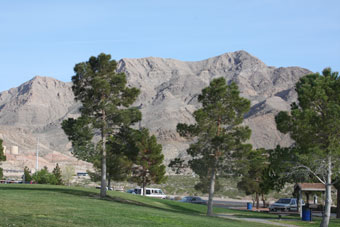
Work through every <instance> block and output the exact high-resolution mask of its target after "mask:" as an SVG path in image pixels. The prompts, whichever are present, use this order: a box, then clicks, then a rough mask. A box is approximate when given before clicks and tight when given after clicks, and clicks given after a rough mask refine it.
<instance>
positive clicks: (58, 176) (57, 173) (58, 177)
mask: <svg viewBox="0 0 340 227" xmlns="http://www.w3.org/2000/svg"><path fill="white" fill-rule="evenodd" d="M52 174H53V175H54V176H55V179H56V185H62V184H63V180H62V176H61V169H60V167H59V164H58V163H57V165H56V166H55V168H54V169H53V171H52Z"/></svg>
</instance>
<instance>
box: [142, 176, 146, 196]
mask: <svg viewBox="0 0 340 227" xmlns="http://www.w3.org/2000/svg"><path fill="white" fill-rule="evenodd" d="M145 181H146V180H145V177H144V179H143V185H142V187H143V196H145V195H146V190H145V189H146V182H145Z"/></svg>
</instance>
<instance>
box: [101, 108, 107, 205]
mask: <svg viewBox="0 0 340 227" xmlns="http://www.w3.org/2000/svg"><path fill="white" fill-rule="evenodd" d="M102 120H103V124H104V125H105V121H106V116H105V111H103V116H102ZM105 130H106V127H105V126H103V128H102V132H101V133H102V143H103V144H102V171H101V187H100V197H101V198H104V197H105V196H106V135H105Z"/></svg>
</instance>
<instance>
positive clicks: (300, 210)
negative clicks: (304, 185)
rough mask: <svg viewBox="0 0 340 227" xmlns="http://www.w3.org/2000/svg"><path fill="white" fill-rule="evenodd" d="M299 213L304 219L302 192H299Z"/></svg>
mask: <svg viewBox="0 0 340 227" xmlns="http://www.w3.org/2000/svg"><path fill="white" fill-rule="evenodd" d="M298 211H299V214H300V218H302V191H301V190H299V205H298Z"/></svg>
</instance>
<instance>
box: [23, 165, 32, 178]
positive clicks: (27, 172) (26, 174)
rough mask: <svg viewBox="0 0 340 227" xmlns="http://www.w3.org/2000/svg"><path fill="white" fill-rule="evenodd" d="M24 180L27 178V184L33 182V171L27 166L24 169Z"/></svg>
mask: <svg viewBox="0 0 340 227" xmlns="http://www.w3.org/2000/svg"><path fill="white" fill-rule="evenodd" d="M24 178H25V182H31V181H32V175H31V170H30V169H29V168H28V167H27V166H25V168H24Z"/></svg>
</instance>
